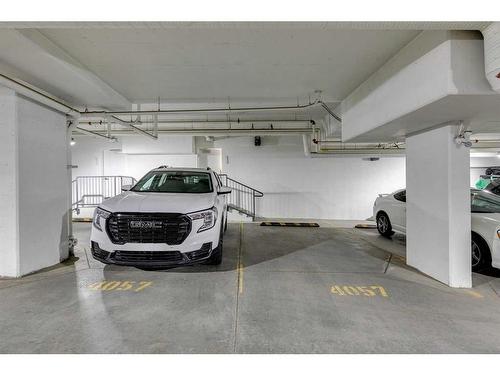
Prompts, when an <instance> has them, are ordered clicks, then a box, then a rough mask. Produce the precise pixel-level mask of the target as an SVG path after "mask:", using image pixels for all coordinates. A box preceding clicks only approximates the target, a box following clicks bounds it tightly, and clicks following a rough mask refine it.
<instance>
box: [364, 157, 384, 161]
mask: <svg viewBox="0 0 500 375" xmlns="http://www.w3.org/2000/svg"><path fill="white" fill-rule="evenodd" d="M362 160H365V161H379V160H380V158H377V157H369V158H363V159H362Z"/></svg>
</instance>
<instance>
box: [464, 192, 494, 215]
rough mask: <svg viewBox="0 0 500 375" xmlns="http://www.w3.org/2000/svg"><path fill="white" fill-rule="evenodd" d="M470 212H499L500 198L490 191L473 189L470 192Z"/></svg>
mask: <svg viewBox="0 0 500 375" xmlns="http://www.w3.org/2000/svg"><path fill="white" fill-rule="evenodd" d="M471 212H482V213H500V199H499V198H498V196H496V195H495V194H493V193H490V192H486V191H477V190H476V191H473V192H472V194H471Z"/></svg>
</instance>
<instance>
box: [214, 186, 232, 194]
mask: <svg viewBox="0 0 500 375" xmlns="http://www.w3.org/2000/svg"><path fill="white" fill-rule="evenodd" d="M217 194H219V195H221V194H231V189H230V188H228V187H227V186H222V187H221V188H220V189H219V191H218V192H217Z"/></svg>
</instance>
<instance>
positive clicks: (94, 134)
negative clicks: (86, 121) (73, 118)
mask: <svg viewBox="0 0 500 375" xmlns="http://www.w3.org/2000/svg"><path fill="white" fill-rule="evenodd" d="M74 130H76V131H79V132H81V133H84V134H87V135H91V136H93V137H101V138H106V139H108V140H110V141H115V140H116V138H115V137H110V136H108V135H104V134H101V133H98V132H95V131H91V130H87V129H82V128H79V127H78V126H77V127H76V128H75V129H74Z"/></svg>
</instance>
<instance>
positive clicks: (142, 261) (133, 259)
mask: <svg viewBox="0 0 500 375" xmlns="http://www.w3.org/2000/svg"><path fill="white" fill-rule="evenodd" d="M212 251H213V250H212V243H211V242H207V243H205V244H203V245H202V246H201V248H200V249H198V250H194V251H188V252H185V253H181V252H180V251H130V250H128V251H121V250H117V251H111V252H110V251H106V250H103V249H101V248H100V247H99V244H98V243H97V242H94V241H92V242H91V252H92V256H93V257H94V259H97V260H99V261H101V262H102V263H105V264H117V265H121V266H148V267H152V266H156V267H168V266H181V265H188V264H196V263H201V262H204V261H206V260H208V259H209V258H210V255H212Z"/></svg>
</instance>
